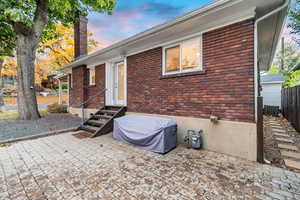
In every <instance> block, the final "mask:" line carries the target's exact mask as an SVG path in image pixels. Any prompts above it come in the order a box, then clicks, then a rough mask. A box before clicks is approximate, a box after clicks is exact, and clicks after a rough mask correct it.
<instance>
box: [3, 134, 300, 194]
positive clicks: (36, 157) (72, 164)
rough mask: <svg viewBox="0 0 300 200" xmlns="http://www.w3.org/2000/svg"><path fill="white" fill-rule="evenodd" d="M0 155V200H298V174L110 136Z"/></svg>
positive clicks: (21, 147)
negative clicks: (151, 148) (152, 148)
mask: <svg viewBox="0 0 300 200" xmlns="http://www.w3.org/2000/svg"><path fill="white" fill-rule="evenodd" d="M73 134H74V133H65V134H61V135H55V136H49V137H45V138H40V139H36V140H29V141H23V142H18V143H14V144H11V145H10V146H7V147H0V199H1V200H17V199H22V200H24V199H48V200H52V199H53V200H54V199H74V200H75V199H118V200H120V199H126V200H127V199H168V200H169V199H197V200H198V199H255V197H257V198H258V199H271V198H277V199H300V196H299V195H300V174H298V173H295V172H291V171H288V170H284V169H280V168H275V167H271V166H268V165H260V164H257V163H251V162H247V161H244V160H240V159H237V158H233V157H229V156H226V155H222V154H217V153H214V152H208V151H200V152H199V151H196V150H192V149H187V148H185V147H183V146H179V147H178V148H176V149H175V150H173V151H171V152H170V153H168V154H166V155H159V154H155V153H152V152H148V151H144V150H140V149H138V148H135V147H133V146H131V145H127V144H124V143H121V142H119V141H116V140H114V139H112V136H111V134H109V135H105V136H101V137H97V138H94V139H90V138H82V139H79V138H77V137H75V136H73Z"/></svg>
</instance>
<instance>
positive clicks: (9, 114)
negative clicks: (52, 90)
mask: <svg viewBox="0 0 300 200" xmlns="http://www.w3.org/2000/svg"><path fill="white" fill-rule="evenodd" d="M39 112H40V114H41V115H47V114H49V113H48V112H47V110H46V109H41V110H39ZM17 117H18V111H17V110H10V111H5V112H0V119H13V118H17Z"/></svg>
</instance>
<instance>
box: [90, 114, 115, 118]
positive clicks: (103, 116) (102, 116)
mask: <svg viewBox="0 0 300 200" xmlns="http://www.w3.org/2000/svg"><path fill="white" fill-rule="evenodd" d="M93 116H94V117H96V118H105V119H111V118H112V116H107V115H98V114H96V115H93Z"/></svg>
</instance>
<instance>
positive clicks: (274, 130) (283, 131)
mask: <svg viewBox="0 0 300 200" xmlns="http://www.w3.org/2000/svg"><path fill="white" fill-rule="evenodd" d="M272 131H273V132H275V133H276V132H277V133H286V130H284V129H276V128H272Z"/></svg>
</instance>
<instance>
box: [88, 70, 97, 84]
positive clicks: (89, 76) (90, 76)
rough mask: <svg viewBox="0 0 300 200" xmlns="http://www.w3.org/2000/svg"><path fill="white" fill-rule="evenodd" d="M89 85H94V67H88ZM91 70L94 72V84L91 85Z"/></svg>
mask: <svg viewBox="0 0 300 200" xmlns="http://www.w3.org/2000/svg"><path fill="white" fill-rule="evenodd" d="M88 70H89V85H96V70H95V66H93V67H89V68H88ZM91 70H95V83H92V73H91Z"/></svg>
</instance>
